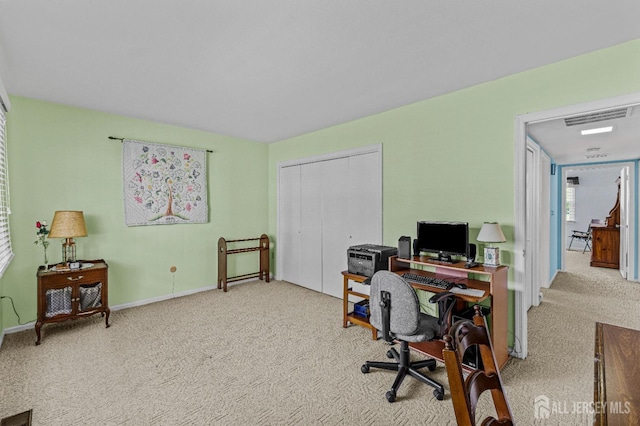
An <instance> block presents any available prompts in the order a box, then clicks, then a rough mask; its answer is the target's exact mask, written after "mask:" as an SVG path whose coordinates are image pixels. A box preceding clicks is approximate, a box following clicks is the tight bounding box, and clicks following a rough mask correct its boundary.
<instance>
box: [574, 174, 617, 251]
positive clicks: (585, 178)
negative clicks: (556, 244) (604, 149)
mask: <svg viewBox="0 0 640 426" xmlns="http://www.w3.org/2000/svg"><path fill="white" fill-rule="evenodd" d="M621 168H622V167H621V166H617V165H615V164H614V165H605V166H599V167H595V166H594V167H593V168H580V169H576V170H571V169H568V170H567V176H572V177H573V176H577V177H578V178H580V184H579V185H578V186H577V187H576V221H575V222H567V227H566V230H567V235H566V237H567V247H569V242H570V241H571V233H572V232H573V231H574V230H576V231H586V230H587V229H588V227H589V223H590V222H591V219H601V220H604V219H605V218H606V217H607V215H608V214H609V211H610V210H611V209H612V208H613V206H614V205H615V203H616V197H617V194H618V186H617V185H616V179H617V178H618V176H620V170H621ZM583 248H584V242H583V241H579V240H574V241H573V244H572V245H571V250H578V249H579V250H582V249H583Z"/></svg>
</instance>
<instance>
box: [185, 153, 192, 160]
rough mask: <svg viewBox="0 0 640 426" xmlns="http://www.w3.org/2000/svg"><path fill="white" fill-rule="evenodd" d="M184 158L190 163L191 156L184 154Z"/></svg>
mask: <svg viewBox="0 0 640 426" xmlns="http://www.w3.org/2000/svg"><path fill="white" fill-rule="evenodd" d="M183 158H184V159H185V160H186V161H188V160H189V159H190V158H191V156H190V155H189V154H186V153H185V154H184V156H183Z"/></svg>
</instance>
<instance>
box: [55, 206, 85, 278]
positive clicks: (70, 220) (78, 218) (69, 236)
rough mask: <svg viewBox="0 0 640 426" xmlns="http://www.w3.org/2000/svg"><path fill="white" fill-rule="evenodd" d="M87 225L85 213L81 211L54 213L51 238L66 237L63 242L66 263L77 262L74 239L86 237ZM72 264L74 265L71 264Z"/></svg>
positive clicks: (63, 258) (63, 259) (63, 255)
mask: <svg viewBox="0 0 640 426" xmlns="http://www.w3.org/2000/svg"><path fill="white" fill-rule="evenodd" d="M86 236H87V227H86V226H85V224H84V215H83V214H82V212H81V211H57V212H55V213H54V215H53V221H52V222H51V229H50V230H49V238H64V239H65V241H64V242H63V243H62V261H63V262H64V263H70V264H76V265H74V266H76V267H78V265H77V260H76V243H75V242H74V241H73V239H74V238H77V237H86ZM69 266H72V265H69Z"/></svg>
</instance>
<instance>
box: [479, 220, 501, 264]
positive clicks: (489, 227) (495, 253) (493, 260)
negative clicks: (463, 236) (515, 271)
mask: <svg viewBox="0 0 640 426" xmlns="http://www.w3.org/2000/svg"><path fill="white" fill-rule="evenodd" d="M477 240H478V241H480V242H483V243H489V246H488V247H485V248H484V266H500V250H499V249H498V247H493V246H492V245H491V244H492V243H504V242H505V241H507V239H506V238H505V237H504V234H503V233H502V229H501V228H500V225H498V223H497V222H485V223H483V224H482V228H480V233H479V234H478V238H477Z"/></svg>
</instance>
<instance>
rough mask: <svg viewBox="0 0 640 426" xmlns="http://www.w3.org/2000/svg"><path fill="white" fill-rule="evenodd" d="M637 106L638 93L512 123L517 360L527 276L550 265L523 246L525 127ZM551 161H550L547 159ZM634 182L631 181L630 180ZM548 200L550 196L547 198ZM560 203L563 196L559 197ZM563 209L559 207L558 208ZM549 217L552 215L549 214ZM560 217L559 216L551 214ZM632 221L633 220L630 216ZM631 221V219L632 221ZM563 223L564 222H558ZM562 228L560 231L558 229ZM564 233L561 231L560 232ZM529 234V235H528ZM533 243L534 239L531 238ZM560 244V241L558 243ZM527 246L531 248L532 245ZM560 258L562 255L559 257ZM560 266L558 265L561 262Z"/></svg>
mask: <svg viewBox="0 0 640 426" xmlns="http://www.w3.org/2000/svg"><path fill="white" fill-rule="evenodd" d="M638 104H640V93H634V94H630V95H626V96H620V97H616V98H610V99H604V100H599V101H594V102H589V103H585V104H578V105H573V106H568V107H562V108H557V109H553V110H547V111H539V112H535V113H529V114H523V115H519V116H517V117H516V119H515V138H514V141H515V147H514V161H515V185H514V187H515V201H516V205H515V242H514V265H513V267H514V281H515V282H514V292H515V294H514V301H515V302H514V311H515V312H514V337H515V340H516V341H518V342H519V343H520V350H519V351H518V353H517V354H514V355H515V356H517V357H519V358H526V356H527V353H528V344H527V340H528V339H527V311H528V307H529V306H528V303H530V302H531V291H532V289H531V283H530V282H529V283H528V282H527V274H531V273H532V271H533V269H532V268H534V267H535V265H540V264H541V262H551V260H552V259H550V258H546V259H545V258H543V257H542V256H541V253H540V250H535V249H533V250H532V252H531V253H530V255H531V256H527V253H526V246H527V238H528V237H531V235H527V202H526V198H527V183H526V182H527V176H526V173H527V168H526V163H527V126H528V125H530V124H534V123H539V122H543V121H547V120H556V119H560V118H565V117H571V116H575V115H580V114H586V113H592V112H600V111H606V110H609V109H614V108H620V107H625V106H632V105H638ZM551 160H552V161H554V159H553V158H551ZM634 179H635V178H634ZM549 196H550V195H549ZM561 198H562V200H563V202H564V196H562V197H561ZM560 205H563V204H560ZM552 213H553V212H552ZM536 214H539V212H535V211H534V212H533V215H532V216H533V217H530V219H529V220H533V221H536V220H537V222H538V223H540V216H537V217H536ZM555 214H560V212H555ZM631 217H632V218H635V216H631ZM634 220H635V219H634ZM562 223H564V221H563V222H562ZM562 228H564V227H562ZM563 230H564V229H563ZM529 232H531V231H529ZM550 232H551V230H550V228H549V227H548V228H547V229H539V233H538V235H541V234H543V233H550ZM629 235H630V240H629V244H628V245H629V247H635V246H637V243H636V240H637V237H636V235H635V231H633V232H630V233H629ZM533 238H535V239H537V238H538V236H537V235H534V237H533ZM562 241H564V239H563V240H562ZM531 246H535V244H532V245H531ZM557 246H558V249H559V251H560V252H562V250H564V244H563V243H560V244H558V245H557ZM560 256H562V253H561V254H560ZM561 263H562V262H561ZM629 263H630V265H631V264H632V265H636V264H637V259H636V258H635V253H634V254H633V257H630V259H629Z"/></svg>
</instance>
